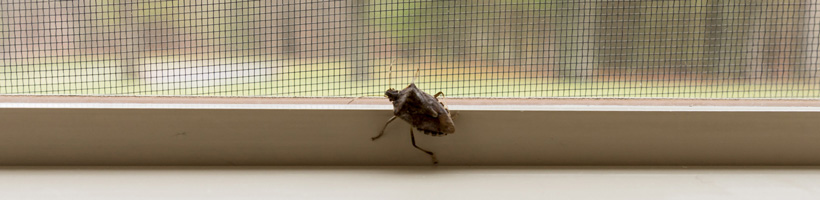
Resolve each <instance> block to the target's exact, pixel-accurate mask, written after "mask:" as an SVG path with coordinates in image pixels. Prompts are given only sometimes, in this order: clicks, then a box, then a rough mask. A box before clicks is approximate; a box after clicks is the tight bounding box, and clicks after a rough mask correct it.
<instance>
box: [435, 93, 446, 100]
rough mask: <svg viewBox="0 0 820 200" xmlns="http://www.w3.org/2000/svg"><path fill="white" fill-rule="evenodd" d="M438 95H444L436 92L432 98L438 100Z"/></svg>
mask: <svg viewBox="0 0 820 200" xmlns="http://www.w3.org/2000/svg"><path fill="white" fill-rule="evenodd" d="M438 95H444V92H438V93H436V95H433V98H436V99H438Z"/></svg>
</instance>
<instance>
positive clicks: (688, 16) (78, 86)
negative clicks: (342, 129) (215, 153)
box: [0, 0, 820, 98]
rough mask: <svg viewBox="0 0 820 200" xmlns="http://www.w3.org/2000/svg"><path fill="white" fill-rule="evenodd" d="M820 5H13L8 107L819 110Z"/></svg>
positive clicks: (5, 44) (658, 1)
mask: <svg viewBox="0 0 820 200" xmlns="http://www.w3.org/2000/svg"><path fill="white" fill-rule="evenodd" d="M818 69H820V1H813V0H692V1H678V0H628V1H627V0H478V1H476V0H275V1H262V0H256V1H253V0H251V1H234V0H196V1H194V0H111V1H99V0H62V1H58V0H2V1H0V94H34V95H127V96H135V95H136V96H272V97H293V96H299V97H306V96H311V97H312V96H336V97H358V96H381V95H382V94H383V92H384V90H386V89H387V88H390V87H393V88H403V87H404V86H406V85H407V84H409V83H410V82H412V81H414V80H415V83H416V84H417V85H418V86H419V87H420V88H422V89H423V90H426V91H428V93H434V92H438V91H442V92H444V93H445V94H446V95H447V96H448V97H538V98H540V97H612V98H635V97H653V98H818V97H820V79H819V78H820V77H818V76H820V73H818Z"/></svg>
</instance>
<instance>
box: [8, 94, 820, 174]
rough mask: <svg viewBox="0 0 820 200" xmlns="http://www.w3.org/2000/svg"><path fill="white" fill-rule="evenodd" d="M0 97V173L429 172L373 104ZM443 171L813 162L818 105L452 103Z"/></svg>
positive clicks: (385, 110)
mask: <svg viewBox="0 0 820 200" xmlns="http://www.w3.org/2000/svg"><path fill="white" fill-rule="evenodd" d="M350 101H351V98H205V97H55V96H0V127H3V131H2V132H3V133H2V135H3V137H5V139H4V140H0V147H2V148H3V150H2V151H0V165H429V164H430V162H429V158H428V157H427V156H426V155H425V154H423V153H421V152H419V151H417V150H416V149H414V148H413V147H412V146H410V141H409V140H410V138H409V136H408V133H409V126H408V125H407V124H406V123H402V122H399V123H393V124H391V125H390V126H388V128H387V130H386V133H385V136H384V137H382V138H381V139H379V140H377V141H371V140H370V139H369V138H370V137H372V136H374V135H375V134H377V133H378V131H379V129H380V128H381V126H382V125H383V124H384V122H385V121H386V120H387V119H388V118H389V117H390V116H391V112H390V110H392V108H391V107H390V105H389V103H388V102H387V101H386V100H385V99H380V98H360V99H356V100H355V101H353V102H352V104H347V102H350ZM445 101H446V102H447V103H448V104H449V106H450V108H451V110H453V111H455V112H458V118H456V119H455V123H456V133H455V134H453V135H449V136H445V137H429V136H424V135H423V134H418V136H419V137H417V138H416V139H417V144H418V145H419V146H421V147H424V148H426V149H428V150H431V151H434V152H436V153H437V155H438V157H439V160H440V165H817V164H820V157H817V156H816V153H815V152H820V132H818V130H820V123H818V122H820V101H813V100H669V99H631V100H620V99H447V100H445Z"/></svg>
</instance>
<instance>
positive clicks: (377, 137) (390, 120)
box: [370, 116, 396, 140]
mask: <svg viewBox="0 0 820 200" xmlns="http://www.w3.org/2000/svg"><path fill="white" fill-rule="evenodd" d="M395 119H396V116H393V117H391V118H390V119H389V120H387V123H385V124H384V127H382V132H379V135H377V136H376V137H372V138H370V140H376V139H379V138H380V137H382V135H384V129H386V128H387V125H388V124H390V122H393V120H395Z"/></svg>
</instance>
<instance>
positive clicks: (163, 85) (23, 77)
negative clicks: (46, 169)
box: [0, 58, 820, 98]
mask: <svg viewBox="0 0 820 200" xmlns="http://www.w3.org/2000/svg"><path fill="white" fill-rule="evenodd" d="M144 62H146V63H147V64H146V65H145V66H148V67H147V68H145V69H143V70H148V71H158V72H157V73H158V74H160V75H169V76H171V75H173V74H162V73H170V72H185V73H195V71H194V72H191V71H190V70H192V69H196V70H201V69H209V68H207V67H201V66H202V65H211V64H213V65H214V66H216V67H217V68H216V69H213V70H214V71H215V72H217V73H226V74H227V73H235V76H228V75H225V77H210V76H213V75H212V73H211V72H214V71H208V72H205V73H202V74H200V75H198V76H200V77H199V78H198V79H197V78H191V77H193V76H191V77H181V78H177V79H174V80H169V81H166V82H156V81H155V82H151V81H150V80H146V78H144V77H143V78H138V79H132V78H130V77H128V76H126V75H125V74H124V73H123V69H121V68H119V67H118V64H119V63H118V62H116V61H111V60H103V61H68V62H60V63H50V64H49V63H40V64H36V63H35V64H24V63H16V64H13V65H8V66H2V67H0V94H36V95H148V96H187V95H196V96H300V97H304V96H311V97H315V96H348V97H351V96H381V95H382V94H383V92H384V90H386V89H387V88H389V87H390V86H391V85H392V87H395V88H401V87H404V86H406V85H407V84H408V83H410V82H411V80H412V77H413V72H414V70H413V69H416V68H421V69H422V71H421V75H420V76H419V78H418V80H417V81H416V83H417V85H418V86H419V87H420V88H422V89H423V90H425V91H427V92H428V93H434V92H438V91H442V92H444V93H445V94H446V95H447V97H618V98H632V97H654V98H817V97H820V87H818V85H817V83H816V82H812V83H808V82H804V83H798V82H795V83H783V82H765V81H763V82H756V83H755V82H752V83H731V82H728V81H723V80H715V81H713V82H692V81H637V80H635V81H620V82H616V81H573V80H568V79H561V78H515V77H522V76H523V77H527V76H528V75H527V74H525V73H518V72H498V71H493V70H492V69H491V70H483V71H472V70H468V69H469V68H455V69H453V68H444V67H431V66H430V65H429V64H427V65H425V66H416V65H411V64H404V65H396V66H394V68H393V69H392V72H393V73H392V77H393V78H392V83H393V84H390V79H389V78H388V72H390V71H391V70H390V68H388V66H389V65H388V64H386V63H387V62H385V61H382V62H381V63H380V66H379V67H375V68H374V69H372V72H373V73H371V74H370V75H371V76H370V77H369V79H366V80H353V76H351V75H350V73H351V71H350V70H349V69H348V67H347V65H346V64H345V63H336V62H313V63H297V62H290V63H288V62H270V61H266V60H264V58H242V59H223V60H209V61H208V63H207V64H202V63H201V62H202V61H185V60H183V59H181V58H160V59H153V60H146V61H144ZM188 62H193V63H194V64H192V65H197V66H200V68H192V67H191V65H189V64H185V63H188ZM243 63H244V64H245V65H241V66H245V67H249V69H256V70H259V69H262V68H264V69H265V70H269V71H263V72H264V73H258V74H242V73H246V72H247V71H242V70H239V71H234V72H225V71H228V70H232V69H236V68H235V66H240V65H235V64H243ZM247 63H252V65H251V64H247ZM223 65H227V66H226V67H223V68H224V70H221V69H220V68H218V67H219V66H223ZM163 70H165V71H163ZM173 70H177V71H173ZM185 70H189V71H188V72H186V71H185ZM177 75H178V74H177Z"/></svg>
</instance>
